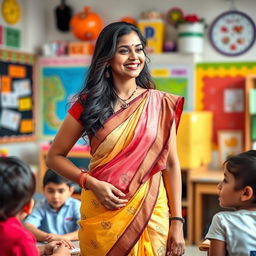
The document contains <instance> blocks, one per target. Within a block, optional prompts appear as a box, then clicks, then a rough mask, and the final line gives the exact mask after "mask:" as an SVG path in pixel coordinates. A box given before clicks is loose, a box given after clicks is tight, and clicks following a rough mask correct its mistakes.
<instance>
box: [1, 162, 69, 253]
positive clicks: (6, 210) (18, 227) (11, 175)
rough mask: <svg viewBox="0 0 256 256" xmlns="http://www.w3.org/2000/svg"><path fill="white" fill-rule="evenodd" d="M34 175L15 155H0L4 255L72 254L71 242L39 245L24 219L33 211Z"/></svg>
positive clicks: (2, 246)
mask: <svg viewBox="0 0 256 256" xmlns="http://www.w3.org/2000/svg"><path fill="white" fill-rule="evenodd" d="M35 184H36V182H35V176H34V174H33V173H32V171H31V169H30V168H29V166H28V165H27V164H25V163H24V162H23V161H21V160H20V159H18V158H16V157H0V241H1V249H0V255H1V256H7V255H12V256H25V255H30V256H39V255H55V256H57V255H58V256H70V252H69V249H70V248H73V245H72V243H71V242H70V243H69V242H68V241H66V240H65V241H53V242H50V243H47V244H45V245H42V246H39V247H36V239H35V237H34V236H33V235H32V234H31V233H30V232H29V231H28V230H26V229H25V228H24V227H23V225H22V221H23V219H24V218H25V217H26V215H27V214H29V213H30V212H31V210H32V207H33V205H34V200H33V198H32V196H33V194H34V191H35Z"/></svg>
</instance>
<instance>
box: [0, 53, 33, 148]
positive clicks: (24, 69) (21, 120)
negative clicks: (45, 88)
mask: <svg viewBox="0 0 256 256" xmlns="http://www.w3.org/2000/svg"><path fill="white" fill-rule="evenodd" d="M34 61H35V56H34V55H31V54H26V53H19V52H14V51H6V50H0V143H6V142H16V141H30V140H34V139H35V122H34V118H35V112H34V110H35V108H34V88H33V81H34V80H33V79H34ZM25 120H26V121H25ZM28 123H29V124H30V125H29V129H28V128H24V127H28V125H25V126H24V124H28Z"/></svg>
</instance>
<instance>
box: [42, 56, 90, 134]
mask: <svg viewBox="0 0 256 256" xmlns="http://www.w3.org/2000/svg"><path fill="white" fill-rule="evenodd" d="M60 59H61V57H58V58H51V59H50V58H49V59H47V58H46V59H41V60H40V61H39V65H40V73H41V84H40V88H41V97H42V98H41V111H42V127H41V131H42V135H43V136H50V137H51V136H52V137H53V136H54V135H55V134H56V133H57V131H58V129H59V127H60V125H61V123H62V121H63V120H64V118H65V116H66V115H67V111H68V109H69V108H70V106H71V105H70V104H69V103H70V102H71V100H72V97H73V96H74V95H75V94H77V93H78V92H79V91H80V90H81V89H82V87H83V85H84V81H85V78H86V74H87V71H88V65H89V60H87V59H86V58H85V59H81V58H80V61H79V57H78V58H75V57H74V58H70V57H69V59H63V61H60V62H58V61H59V60H60ZM65 60H67V61H65Z"/></svg>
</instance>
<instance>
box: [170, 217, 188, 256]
mask: <svg viewBox="0 0 256 256" xmlns="http://www.w3.org/2000/svg"><path fill="white" fill-rule="evenodd" d="M184 253H185V240H184V236H183V223H181V222H180V221H172V223H171V225H170V229H169V235H168V241H167V252H166V255H167V256H181V255H183V254H184Z"/></svg>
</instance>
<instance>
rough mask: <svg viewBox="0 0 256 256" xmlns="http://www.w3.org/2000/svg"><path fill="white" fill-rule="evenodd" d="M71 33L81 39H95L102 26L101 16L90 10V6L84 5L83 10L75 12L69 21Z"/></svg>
mask: <svg viewBox="0 0 256 256" xmlns="http://www.w3.org/2000/svg"><path fill="white" fill-rule="evenodd" d="M70 27H71V31H72V33H73V35H74V36H75V37H77V38H78V39H80V40H82V41H86V40H96V39H97V37H98V35H99V34H100V32H101V30H102V28H103V21H102V19H101V17H100V16H99V15H98V14H97V13H94V12H90V7H89V6H85V7H84V11H83V12H79V13H77V14H75V15H74V16H73V17H72V18H71V21H70Z"/></svg>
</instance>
